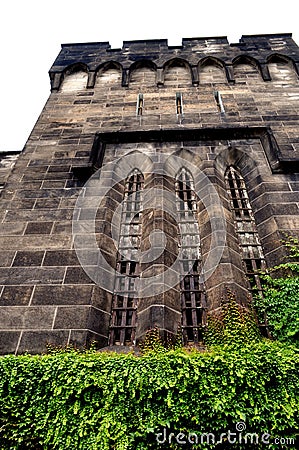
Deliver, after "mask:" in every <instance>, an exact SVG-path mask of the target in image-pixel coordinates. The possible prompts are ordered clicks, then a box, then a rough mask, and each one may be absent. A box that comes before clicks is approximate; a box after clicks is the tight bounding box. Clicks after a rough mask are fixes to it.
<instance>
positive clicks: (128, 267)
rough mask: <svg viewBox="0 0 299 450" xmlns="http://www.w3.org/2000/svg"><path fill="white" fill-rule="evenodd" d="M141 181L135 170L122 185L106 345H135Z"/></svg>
mask: <svg viewBox="0 0 299 450" xmlns="http://www.w3.org/2000/svg"><path fill="white" fill-rule="evenodd" d="M143 181H144V178H143V175H142V174H141V173H140V172H139V171H138V170H137V169H135V170H134V171H133V172H132V173H131V175H130V176H128V178H127V179H126V183H125V192H124V199H123V204H122V212H121V214H122V216H121V225H120V234H119V251H118V257H117V264H116V277H115V287H114V293H113V302H112V314H111V324H110V336H109V345H135V332H136V319H137V303H138V298H137V284H136V283H137V282H138V278H139V274H140V263H139V257H138V254H139V248H140V235H141V214H142V213H141V201H142V199H141V195H142V189H143Z"/></svg>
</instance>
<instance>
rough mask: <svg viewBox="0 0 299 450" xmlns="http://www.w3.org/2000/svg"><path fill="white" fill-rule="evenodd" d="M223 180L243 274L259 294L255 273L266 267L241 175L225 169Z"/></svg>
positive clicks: (230, 168)
mask: <svg viewBox="0 0 299 450" xmlns="http://www.w3.org/2000/svg"><path fill="white" fill-rule="evenodd" d="M225 178H226V185H227V191H228V194H229V198H230V202H231V208H232V211H233V213H234V221H235V227H236V232H237V236H238V240H239V244H240V247H241V256H242V260H243V264H244V270H245V274H246V276H247V278H248V280H249V283H250V288H251V290H252V289H253V288H257V289H258V291H259V292H260V293H261V292H262V287H261V282H260V278H259V275H258V273H257V271H258V270H259V269H265V268H266V265H265V258H264V254H263V249H262V246H261V243H260V240H259V236H258V232H257V228H256V223H255V219H254V216H253V212H252V208H251V205H250V201H249V197H248V192H247V189H246V185H245V181H244V179H243V177H242V175H241V173H240V172H239V171H238V170H237V169H236V168H235V167H233V166H230V167H229V168H228V169H227V172H226V177H225Z"/></svg>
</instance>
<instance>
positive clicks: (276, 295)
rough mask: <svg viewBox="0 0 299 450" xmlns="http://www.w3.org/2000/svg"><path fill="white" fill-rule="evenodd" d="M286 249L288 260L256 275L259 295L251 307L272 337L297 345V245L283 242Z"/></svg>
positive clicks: (298, 323) (298, 333)
mask: <svg viewBox="0 0 299 450" xmlns="http://www.w3.org/2000/svg"><path fill="white" fill-rule="evenodd" d="M283 243H284V245H285V247H286V248H287V249H288V250H289V255H288V261H287V262H283V263H281V264H278V265H277V266H275V267H272V268H270V269H268V271H267V272H261V273H260V279H261V282H262V288H263V295H256V296H255V299H254V304H255V307H256V309H257V311H258V315H259V317H260V320H263V317H264V316H265V315H266V317H267V322H268V327H269V330H270V333H271V334H272V337H273V338H275V339H278V340H280V341H285V342H290V343H293V344H297V345H298V343H299V262H298V261H299V242H298V240H297V239H296V238H293V237H288V239H287V240H285V241H283Z"/></svg>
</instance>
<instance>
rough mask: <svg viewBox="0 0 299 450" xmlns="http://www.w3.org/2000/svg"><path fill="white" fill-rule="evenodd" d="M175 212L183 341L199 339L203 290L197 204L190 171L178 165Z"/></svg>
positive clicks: (202, 323) (204, 301) (202, 310)
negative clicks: (177, 223) (179, 247)
mask: <svg viewBox="0 0 299 450" xmlns="http://www.w3.org/2000/svg"><path fill="white" fill-rule="evenodd" d="M175 190H176V199H177V202H176V203H177V212H178V217H179V228H180V243H181V244H180V245H181V249H180V250H181V251H180V255H181V258H180V268H181V275H182V280H181V285H180V293H181V308H182V333H183V339H184V342H185V344H187V343H188V342H192V343H199V342H200V341H201V340H202V327H203V325H204V313H205V303H206V300H205V292H204V286H203V283H202V282H201V280H200V273H201V253H200V238H199V227H198V222H197V219H196V216H195V214H196V211H197V204H196V198H195V192H194V181H193V177H192V175H191V173H190V172H189V171H188V170H187V169H185V168H182V169H181V171H180V172H179V174H178V175H177V177H176V183H175Z"/></svg>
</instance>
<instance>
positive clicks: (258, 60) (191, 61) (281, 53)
mask: <svg viewBox="0 0 299 450" xmlns="http://www.w3.org/2000/svg"><path fill="white" fill-rule="evenodd" d="M273 62H282V63H285V64H288V65H290V66H291V67H292V68H293V70H294V72H295V73H297V75H298V74H299V48H298V46H297V45H296V43H295V42H294V41H293V39H292V35H291V34H289V33H285V34H265V35H252V36H242V37H241V39H240V41H239V43H235V44H230V43H229V42H228V40H227V38H226V37H207V38H190V39H183V40H182V45H181V46H170V45H168V42H167V40H165V39H157V40H142V41H124V42H123V47H122V48H120V49H112V48H111V46H110V44H109V42H98V43H87V44H63V45H62V48H61V51H60V53H59V55H58V57H57V59H56V61H55V62H54V64H53V66H52V67H51V69H50V71H49V74H50V79H51V88H52V91H57V90H59V89H60V87H61V84H62V81H63V80H64V78H65V77H67V76H68V75H70V74H72V73H74V72H77V71H83V72H85V73H86V74H87V82H86V87H87V88H93V87H94V85H95V82H96V78H97V75H98V74H99V73H100V72H101V71H102V70H106V69H107V68H108V67H115V68H117V69H118V70H119V71H120V72H121V77H120V78H121V85H122V86H123V87H126V86H128V85H129V83H130V77H131V73H132V72H133V71H134V70H136V69H137V68H138V67H140V66H148V67H150V68H151V69H152V70H153V71H155V73H156V79H155V83H156V85H157V86H163V84H164V77H165V72H166V71H167V69H168V68H169V67H170V66H173V65H178V66H180V65H181V66H183V67H185V68H187V70H188V71H189V73H190V83H191V84H192V85H194V86H196V85H198V84H200V74H201V72H202V71H203V70H204V68H206V67H207V66H214V67H217V68H219V69H221V70H222V71H223V73H224V76H225V81H226V82H227V83H234V82H235V68H236V67H237V66H238V65H240V64H242V63H247V64H249V65H251V66H253V67H255V68H256V69H257V70H258V72H259V73H260V76H261V77H262V79H263V80H264V81H271V75H270V72H269V67H268V66H269V64H271V63H273Z"/></svg>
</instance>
